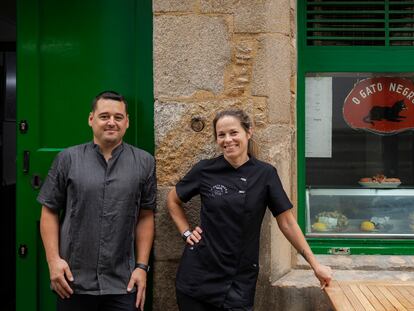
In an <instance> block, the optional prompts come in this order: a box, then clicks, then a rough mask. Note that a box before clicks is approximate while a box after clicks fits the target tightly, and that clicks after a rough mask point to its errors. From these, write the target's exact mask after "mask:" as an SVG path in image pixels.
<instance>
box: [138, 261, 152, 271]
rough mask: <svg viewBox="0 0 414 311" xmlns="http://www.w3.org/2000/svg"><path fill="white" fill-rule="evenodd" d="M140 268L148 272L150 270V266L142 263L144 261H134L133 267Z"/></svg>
mask: <svg viewBox="0 0 414 311" xmlns="http://www.w3.org/2000/svg"><path fill="white" fill-rule="evenodd" d="M137 268H138V269H142V270H144V271H145V272H148V271H149V270H150V266H148V265H146V264H144V263H140V262H136V263H135V269H137Z"/></svg>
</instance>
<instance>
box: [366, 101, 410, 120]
mask: <svg viewBox="0 0 414 311" xmlns="http://www.w3.org/2000/svg"><path fill="white" fill-rule="evenodd" d="M405 109H407V106H406V105H405V104H404V100H399V101H397V102H396V103H395V104H394V105H392V106H391V107H381V106H374V107H372V108H371V110H370V111H369V114H368V115H367V116H366V117H364V118H363V119H362V120H363V121H364V122H365V123H370V124H372V125H374V121H381V120H385V121H389V122H401V121H402V119H404V118H406V116H400V112H401V111H403V110H405Z"/></svg>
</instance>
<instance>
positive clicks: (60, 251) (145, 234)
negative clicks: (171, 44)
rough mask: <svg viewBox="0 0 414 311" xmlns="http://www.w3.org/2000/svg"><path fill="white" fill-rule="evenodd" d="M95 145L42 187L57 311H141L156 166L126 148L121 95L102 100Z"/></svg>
mask: <svg viewBox="0 0 414 311" xmlns="http://www.w3.org/2000/svg"><path fill="white" fill-rule="evenodd" d="M89 126H90V127H91V128H92V131H93V141H92V142H89V143H86V144H82V145H77V146H73V147H70V148H67V149H65V150H64V151H62V152H60V153H59V154H58V155H57V156H56V159H55V160H54V162H53V164H52V167H51V169H50V171H49V174H48V176H47V179H46V181H45V183H44V185H43V186H42V189H41V191H40V193H39V196H38V198H37V199H38V201H39V202H40V203H41V204H42V214H41V218H40V232H41V236H42V240H43V244H44V247H45V251H46V259H47V262H48V265H49V272H50V280H51V288H52V289H53V290H54V291H55V292H56V293H57V294H58V302H57V310H58V311H67V310H76V311H83V310H87V311H92V310H97V311H98V310H99V311H102V310H105V311H107V310H108V311H109V310H111V311H112V310H113V311H115V310H120V311H121V310H128V311H129V310H136V308H139V309H141V310H143V306H144V302H145V288H146V278H147V271H148V258H149V254H150V250H151V246H152V242H153V238H154V210H155V197H156V179H155V164H154V158H153V157H152V156H151V155H150V154H148V153H147V152H145V151H143V150H140V149H138V148H135V147H133V146H131V145H129V144H127V143H124V142H123V141H122V138H123V136H124V134H125V132H126V130H127V128H128V126H129V119H128V113H127V102H126V101H125V99H124V98H123V96H122V95H120V94H118V93H116V92H112V91H106V92H102V93H100V94H98V95H97V96H96V98H95V99H94V101H93V104H92V112H91V113H90V114H89Z"/></svg>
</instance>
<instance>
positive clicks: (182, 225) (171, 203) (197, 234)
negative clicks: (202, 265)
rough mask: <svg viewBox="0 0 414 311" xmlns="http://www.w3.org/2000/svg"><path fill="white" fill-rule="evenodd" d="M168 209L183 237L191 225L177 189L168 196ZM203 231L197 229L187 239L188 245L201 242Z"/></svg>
mask: <svg viewBox="0 0 414 311" xmlns="http://www.w3.org/2000/svg"><path fill="white" fill-rule="evenodd" d="M167 207H168V211H169V212H170V216H171V218H172V219H173V221H174V223H175V225H176V226H177V229H178V231H179V232H180V234H181V235H182V234H183V233H184V231H186V230H190V225H189V223H188V220H187V217H186V216H185V213H184V209H183V207H182V202H181V200H180V198H179V197H178V195H177V191H176V190H175V187H174V188H173V189H172V190H171V191H170V192H169V193H168V196H167ZM202 232H203V231H202V230H201V228H200V227H196V228H195V229H194V230H193V231H192V234H191V235H190V236H189V237H188V238H187V240H186V242H187V243H188V244H191V245H194V243H198V242H199V241H200V240H201V233H202Z"/></svg>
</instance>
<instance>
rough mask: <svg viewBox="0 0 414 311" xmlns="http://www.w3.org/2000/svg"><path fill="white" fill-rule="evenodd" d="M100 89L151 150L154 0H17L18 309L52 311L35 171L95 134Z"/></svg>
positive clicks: (130, 136) (136, 141) (133, 137)
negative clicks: (26, 160)
mask: <svg viewBox="0 0 414 311" xmlns="http://www.w3.org/2000/svg"><path fill="white" fill-rule="evenodd" d="M103 90H115V91H118V92H120V93H122V94H123V95H124V96H125V97H126V99H127V101H128V104H129V115H130V128H129V129H128V131H127V135H126V137H125V140H126V141H127V142H129V143H131V144H133V145H136V146H139V147H142V148H143V149H146V150H147V151H149V152H153V148H154V134H153V93H152V90H153V84H152V7H151V1H149V0H123V1H116V0H89V1H80V0H74V1H53V0H17V118H18V119H17V120H18V122H19V121H20V120H27V122H28V124H29V130H28V132H27V133H26V134H21V133H19V132H18V135H17V136H18V138H17V139H18V147H17V207H16V222H17V223H16V244H17V247H19V245H20V244H25V245H27V247H28V253H27V256H25V257H20V256H17V262H16V296H17V297H16V310H18V311H20V310H42V311H44V310H45V311H47V310H54V302H55V297H54V295H53V294H52V293H51V291H50V289H49V276H48V269H47V265H46V262H45V259H44V253H43V246H42V243H41V240H40V236H39V228H38V221H39V216H40V209H41V207H40V205H39V204H38V203H37V202H36V196H37V193H38V190H35V189H33V188H32V186H31V180H32V177H33V174H38V175H40V177H41V179H44V178H45V176H46V175H47V171H48V169H49V167H50V164H51V161H52V160H53V158H54V156H55V155H56V153H57V152H58V151H59V150H61V149H63V148H65V147H68V146H71V145H75V144H80V143H84V142H87V141H90V140H91V139H92V132H91V129H90V127H89V126H88V114H89V111H90V105H91V101H92V99H93V97H94V96H95V95H96V94H97V93H99V92H101V91H103ZM24 151H29V152H30V169H29V172H28V174H24V173H23V170H22V169H23V161H22V160H23V152H24ZM17 247H16V248H17ZM149 298H151V295H149ZM149 300H150V299H149Z"/></svg>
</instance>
